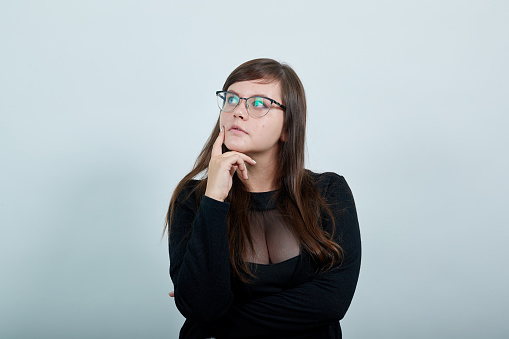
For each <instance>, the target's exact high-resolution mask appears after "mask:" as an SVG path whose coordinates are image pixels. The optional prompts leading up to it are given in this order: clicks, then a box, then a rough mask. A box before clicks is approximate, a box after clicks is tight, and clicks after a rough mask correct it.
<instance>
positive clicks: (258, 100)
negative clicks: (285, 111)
mask: <svg viewBox="0 0 509 339" xmlns="http://www.w3.org/2000/svg"><path fill="white" fill-rule="evenodd" d="M253 107H255V108H262V107H267V105H265V102H264V100H263V98H258V97H256V98H253Z"/></svg>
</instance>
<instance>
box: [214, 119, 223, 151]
mask: <svg viewBox="0 0 509 339" xmlns="http://www.w3.org/2000/svg"><path fill="white" fill-rule="evenodd" d="M223 143H224V126H221V131H219V135H218V136H217V139H216V141H214V145H212V156H218V155H221V154H223V148H222V146H223Z"/></svg>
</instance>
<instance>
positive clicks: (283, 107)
mask: <svg viewBox="0 0 509 339" xmlns="http://www.w3.org/2000/svg"><path fill="white" fill-rule="evenodd" d="M219 93H230V94H233V95H235V96H236V97H238V98H239V102H238V103H237V105H235V107H234V108H233V109H232V110H231V111H225V110H223V109H222V108H219V109H220V110H221V111H222V112H225V113H230V112H233V111H235V109H236V108H237V107H238V106H239V104H240V99H243V100H244V105H245V106H246V110H247V113H248V114H249V115H251V111H249V107H248V106H247V101H248V100H249V99H251V98H263V99H267V100H269V101H270V107H269V109H268V110H267V113H265V114H264V115H261V116H253V115H251V117H253V118H255V119H256V118H262V117H264V116H266V115H267V114H268V113H269V112H270V109H271V108H272V104H276V105H278V106H279V107H281V108H282V109H283V110H286V106H284V105H282V104H280V103H279V102H277V101H276V100H274V99H271V98H267V97H264V96H261V95H253V96H252V97H249V98H242V97H240V96H238V95H237V94H235V93H233V92H230V91H216V97H217V96H219Z"/></svg>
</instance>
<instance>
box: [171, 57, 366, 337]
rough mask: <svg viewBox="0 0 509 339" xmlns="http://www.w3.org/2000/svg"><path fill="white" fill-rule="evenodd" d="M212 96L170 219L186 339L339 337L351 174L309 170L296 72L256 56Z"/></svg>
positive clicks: (352, 282) (352, 253)
mask: <svg viewBox="0 0 509 339" xmlns="http://www.w3.org/2000/svg"><path fill="white" fill-rule="evenodd" d="M216 94H217V98H218V103H219V108H220V110H221V113H220V116H219V118H218V121H217V123H216V126H215V127H214V130H213V131H212V134H211V135H210V137H209V140H208V142H207V144H206V145H205V146H204V148H203V150H202V151H201V153H200V155H199V156H198V159H197V160H196V163H195V165H194V168H193V170H192V171H191V172H190V173H189V174H188V175H186V176H185V177H184V179H182V181H181V182H180V183H179V184H178V185H177V188H176V189H175V191H174V193H173V196H172V199H171V201H170V207H169V210H168V214H167V220H166V221H167V226H168V234H169V251H170V275H171V278H172V281H173V284H174V289H175V291H174V294H173V293H172V294H171V296H174V297H175V304H176V306H177V308H178V309H179V311H180V312H181V313H182V315H183V316H184V317H186V322H185V324H184V326H183V327H182V329H181V331H180V338H209V337H216V338H341V328H340V325H339V320H340V319H342V318H343V316H344V314H345V312H346V310H347V309H348V306H349V305H350V302H351V300H352V297H353V294H354V291H355V287H356V284H357V278H358V275H359V268H360V257H361V247H360V234H359V226H358V222H357V214H356V210H355V204H354V200H353V197H352V193H351V191H350V189H349V187H348V185H347V183H346V181H345V180H344V178H343V177H341V176H339V175H337V174H335V173H331V172H329V173H323V174H317V173H313V172H311V171H309V170H306V169H305V168H304V147H305V144H304V139H305V138H304V137H305V126H306V99H305V94H304V89H303V87H302V84H301V82H300V80H299V78H298V76H297V74H296V73H295V72H294V71H293V69H292V68H290V67H289V66H288V65H285V64H280V63H279V62H277V61H274V60H271V59H255V60H251V61H248V62H246V63H244V64H242V65H240V66H239V67H237V69H235V70H234V71H233V72H232V73H231V74H230V76H229V77H228V79H226V82H225V84H224V86H223V90H222V91H218V92H217V93H216ZM200 173H205V174H204V176H203V179H202V180H194V179H193V178H194V177H196V176H197V175H198V174H200Z"/></svg>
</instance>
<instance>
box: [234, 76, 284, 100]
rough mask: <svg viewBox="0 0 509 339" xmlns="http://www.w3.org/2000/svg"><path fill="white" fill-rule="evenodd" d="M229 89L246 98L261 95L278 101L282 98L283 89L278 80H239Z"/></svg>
mask: <svg viewBox="0 0 509 339" xmlns="http://www.w3.org/2000/svg"><path fill="white" fill-rule="evenodd" d="M228 91H230V92H234V93H235V94H237V95H239V96H241V97H244V98H249V97H251V96H255V95H261V96H265V97H269V98H271V99H274V100H276V101H278V100H281V89H280V87H279V82H278V81H272V82H264V81H263V80H261V81H260V80H254V81H239V82H236V83H234V84H232V85H231V86H230V87H228Z"/></svg>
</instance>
